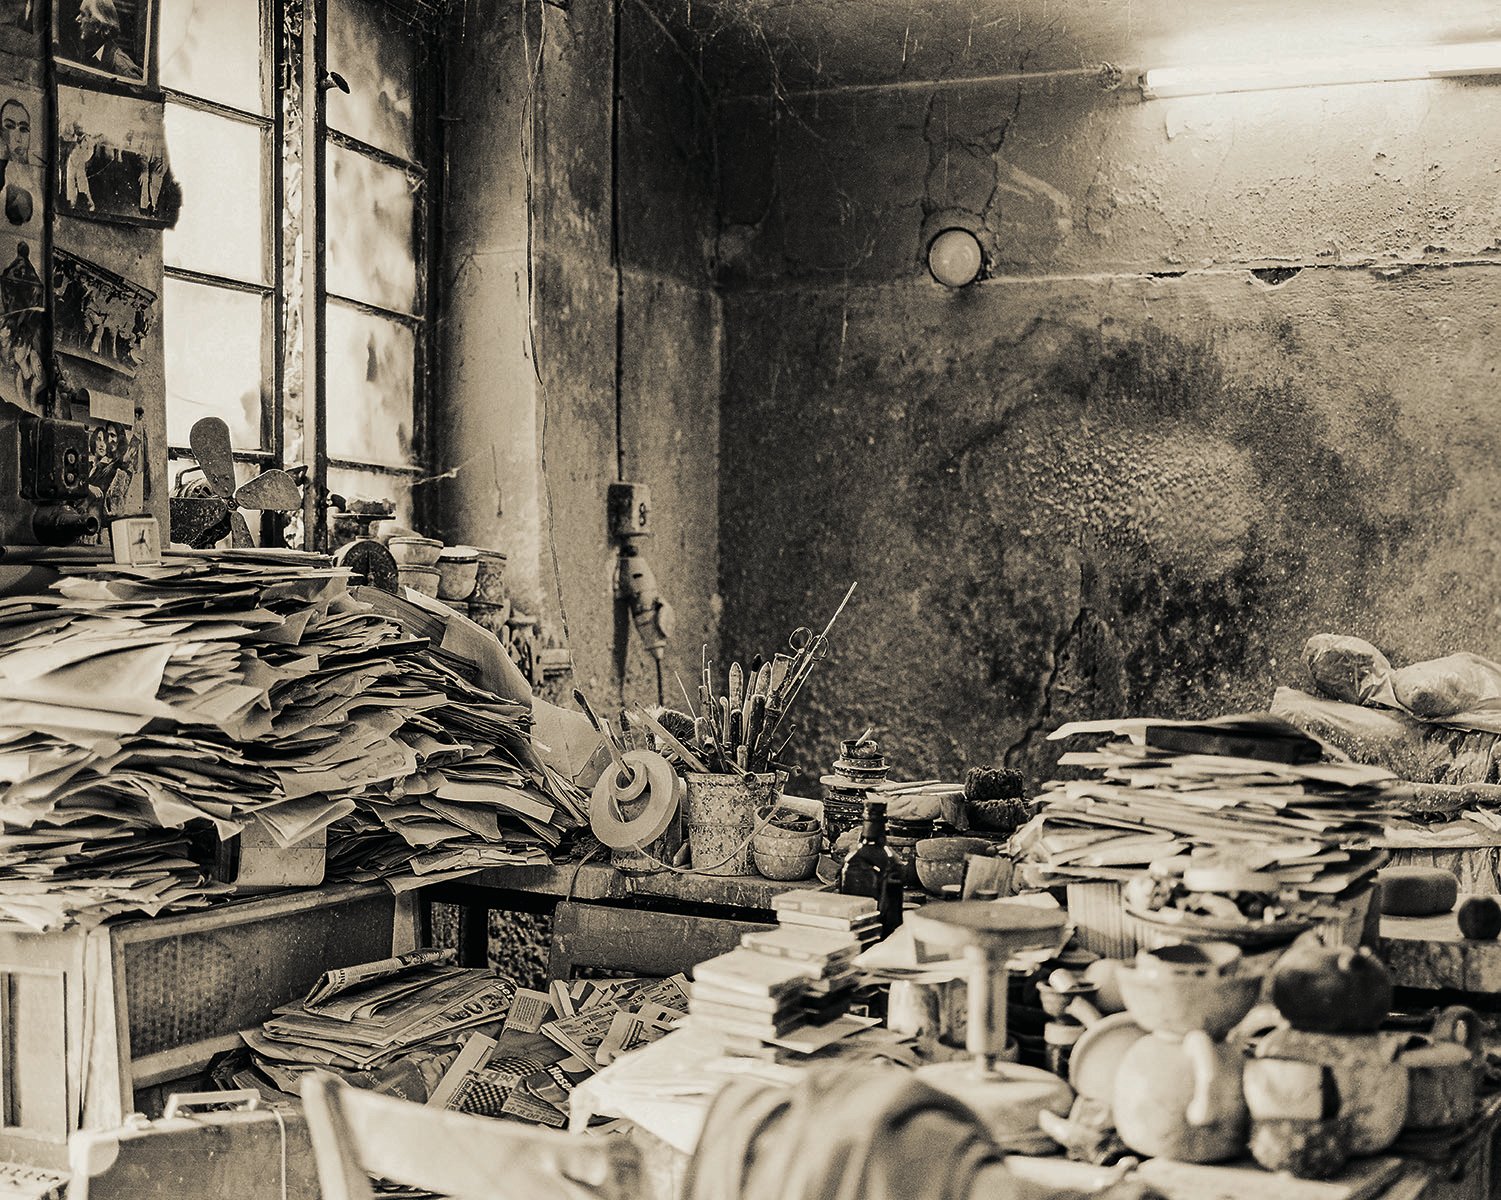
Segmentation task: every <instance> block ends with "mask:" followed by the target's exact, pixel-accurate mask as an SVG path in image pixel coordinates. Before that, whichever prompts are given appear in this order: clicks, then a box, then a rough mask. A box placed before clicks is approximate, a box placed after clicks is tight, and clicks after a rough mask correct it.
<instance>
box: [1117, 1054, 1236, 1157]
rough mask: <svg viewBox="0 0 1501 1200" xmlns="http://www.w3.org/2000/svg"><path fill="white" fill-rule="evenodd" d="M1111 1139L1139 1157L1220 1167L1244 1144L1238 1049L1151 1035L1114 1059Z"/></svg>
mask: <svg viewBox="0 0 1501 1200" xmlns="http://www.w3.org/2000/svg"><path fill="white" fill-rule="evenodd" d="M1111 1108H1112V1111H1113V1112H1114V1115H1115V1128H1116V1132H1117V1133H1118V1134H1119V1135H1120V1138H1121V1141H1123V1142H1125V1143H1126V1145H1127V1146H1129V1147H1130V1148H1131V1149H1132V1150H1134V1151H1136V1153H1138V1154H1144V1155H1148V1156H1150V1157H1153V1158H1156V1157H1166V1158H1174V1159H1177V1160H1178V1161H1180V1162H1192V1163H1214V1162H1224V1161H1225V1160H1226V1159H1230V1158H1234V1157H1236V1156H1237V1155H1238V1154H1240V1153H1241V1152H1242V1151H1243V1150H1244V1149H1245V1145H1246V1133H1247V1128H1248V1124H1249V1116H1248V1113H1247V1111H1246V1102H1245V1098H1244V1096H1243V1094H1242V1090H1241V1050H1240V1048H1239V1047H1238V1046H1228V1045H1226V1044H1224V1043H1223V1042H1216V1041H1214V1040H1213V1039H1212V1038H1210V1037H1209V1035H1208V1034H1206V1033H1204V1032H1203V1031H1202V1030H1194V1031H1193V1032H1191V1033H1186V1034H1184V1035H1183V1036H1182V1037H1181V1038H1177V1037H1173V1036H1172V1035H1169V1034H1165V1033H1154V1034H1151V1035H1150V1036H1148V1037H1144V1038H1141V1039H1140V1040H1139V1041H1137V1042H1136V1043H1135V1044H1134V1045H1133V1046H1132V1047H1131V1048H1130V1049H1129V1050H1128V1051H1126V1054H1125V1057H1124V1058H1122V1059H1121V1064H1120V1069H1119V1070H1118V1071H1117V1072H1116V1076H1115V1086H1114V1089H1113V1091H1112V1095H1111Z"/></svg>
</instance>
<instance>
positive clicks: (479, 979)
mask: <svg viewBox="0 0 1501 1200" xmlns="http://www.w3.org/2000/svg"><path fill="white" fill-rule="evenodd" d="M687 986H688V981H687V979H686V978H684V977H683V976H681V975H676V976H672V977H669V978H667V979H609V980H592V981H590V980H578V981H574V982H571V983H565V982H563V981H556V982H554V983H553V984H552V985H551V987H550V988H549V990H548V991H546V992H536V991H530V990H528V989H526V988H517V987H516V986H515V984H514V983H512V982H511V981H510V980H508V979H505V978H503V977H501V976H498V975H496V974H495V973H494V972H492V971H489V970H484V969H468V970H466V969H463V968H460V967H456V966H454V965H453V951H451V950H441V949H430V950H417V951H413V952H412V953H409V954H404V955H401V956H399V957H396V958H392V959H388V960H385V961H382V962H376V963H366V964H363V965H361V966H356V967H347V968H343V969H340V970H337V971H329V972H327V973H326V974H325V975H324V976H323V977H322V978H321V979H320V980H319V981H318V983H317V984H316V985H315V986H314V987H313V989H312V991H311V992H310V993H309V994H308V996H307V998H306V999H305V1000H303V1001H302V1002H301V1003H300V1004H295V1005H288V1006H286V1007H284V1008H281V1009H278V1010H277V1012H276V1015H275V1016H273V1017H272V1019H271V1020H269V1021H267V1022H266V1023H265V1025H264V1026H263V1027H262V1028H261V1029H258V1030H249V1031H246V1032H244V1033H242V1034H241V1035H240V1036H241V1039H242V1040H243V1041H244V1042H245V1045H246V1047H247V1049H248V1052H249V1062H248V1064H247V1065H245V1066H235V1065H233V1064H231V1065H230V1069H229V1073H228V1074H227V1075H226V1076H225V1077H224V1078H223V1079H221V1081H220V1082H221V1083H222V1084H223V1085H224V1086H230V1087H249V1088H254V1089H257V1090H259V1091H261V1092H262V1093H263V1094H265V1095H266V1096H267V1098H268V1099H270V1100H284V1099H286V1098H287V1095H293V1096H295V1095H296V1094H297V1090H298V1086H299V1082H300V1079H301V1076H302V1075H303V1074H305V1073H306V1072H308V1071H311V1070H323V1071H332V1072H333V1073H335V1074H337V1075H340V1076H341V1077H343V1078H344V1079H345V1080H347V1081H348V1082H350V1083H353V1084H355V1085H356V1086H359V1087H368V1088H373V1089H376V1090H379V1091H388V1092H394V1093H397V1094H400V1095H403V1096H405V1097H406V1098H407V1099H411V1100H416V1101H418V1102H422V1103H427V1104H430V1105H433V1106H436V1107H441V1108H449V1109H455V1110H458V1111H463V1112H472V1113H478V1114H480V1115H484V1116H495V1117H500V1116H507V1117H517V1118H521V1119H523V1120H528V1121H533V1122H536V1123H539V1124H544V1125H553V1126H561V1125H562V1124H564V1123H565V1121H566V1120H567V1107H568V1104H567V1102H568V1093H569V1092H570V1091H571V1090H572V1089H573V1087H574V1086H575V1085H576V1084H578V1083H579V1082H581V1081H583V1080H584V1079H587V1078H589V1077H590V1076H592V1075H593V1074H594V1073H595V1072H596V1071H598V1070H599V1069H600V1067H602V1066H603V1065H605V1064H607V1063H609V1062H611V1061H613V1059H615V1058H616V1057H618V1056H619V1055H621V1054H624V1053H625V1052H627V1051H629V1050H633V1049H636V1048H638V1047H640V1046H644V1045H647V1044H649V1043H650V1042H653V1041H655V1040H657V1039H658V1038H660V1037H662V1036H664V1035H665V1034H667V1033H668V1032H669V1031H671V1030H672V1029H673V1028H674V1027H676V1026H677V1025H678V1024H679V1023H680V1022H681V1021H682V1019H683V1017H684V1014H685V1012H686V1009H687V990H686V989H687Z"/></svg>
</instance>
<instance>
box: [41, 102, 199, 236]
mask: <svg viewBox="0 0 1501 1200" xmlns="http://www.w3.org/2000/svg"><path fill="white" fill-rule="evenodd" d="M57 140H58V146H57V157H56V159H55V161H56V162H57V172H58V177H57V207H58V211H59V212H62V213H65V214H66V215H68V216H70V217H87V218H92V219H93V220H97V221H109V222H111V223H114V224H139V225H153V226H157V227H159V228H168V227H170V226H172V225H175V224H176V223H177V214H178V210H179V209H180V208H181V207H182V192H181V190H180V189H179V188H178V186H177V180H176V179H175V178H174V177H173V175H172V168H171V166H170V165H169V163H168V161H167V137H166V132H165V129H164V127H163V118H162V106H161V104H160V103H159V102H153V101H150V100H142V99H139V98H138V97H135V96H119V95H115V94H114V93H112V92H93V91H86V90H84V89H83V88H75V87H59V88H58V89H57Z"/></svg>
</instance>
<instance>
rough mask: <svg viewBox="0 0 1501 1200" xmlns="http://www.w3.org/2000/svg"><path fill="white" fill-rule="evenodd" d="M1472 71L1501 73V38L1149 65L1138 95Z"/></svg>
mask: <svg viewBox="0 0 1501 1200" xmlns="http://www.w3.org/2000/svg"><path fill="white" fill-rule="evenodd" d="M1471 75H1501V42H1471V43H1468V44H1466V45H1459V46H1423V47H1419V48H1416V49H1393V50H1364V51H1355V52H1352V53H1349V54H1340V55H1331V56H1327V57H1320V58H1294V59H1280V60H1276V61H1269V62H1256V63H1230V64H1225V65H1223V66H1199V67H1152V68H1151V69H1150V70H1148V71H1146V72H1145V73H1144V74H1143V75H1142V77H1141V94H1142V98H1143V99H1145V100H1165V99H1168V98H1170V97H1174V96H1202V95H1209V94H1212V93H1215V92H1261V91H1271V90H1274V89H1277V88H1295V87H1328V86H1333V85H1336V84H1344V83H1395V82H1397V81H1399V80H1405V79H1453V78H1460V77H1463V76H1471Z"/></svg>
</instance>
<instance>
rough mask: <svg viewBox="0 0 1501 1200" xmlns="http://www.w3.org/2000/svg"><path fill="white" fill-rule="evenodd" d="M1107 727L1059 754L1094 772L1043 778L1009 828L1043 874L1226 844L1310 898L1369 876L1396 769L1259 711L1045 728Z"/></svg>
mask: <svg viewBox="0 0 1501 1200" xmlns="http://www.w3.org/2000/svg"><path fill="white" fill-rule="evenodd" d="M1100 734H1105V735H1112V737H1113V740H1110V741H1108V742H1106V743H1105V744H1104V745H1103V746H1101V747H1099V748H1098V749H1093V750H1078V751H1072V752H1070V753H1067V754H1065V755H1063V757H1062V758H1061V759H1060V760H1059V762H1060V765H1061V766H1069V767H1076V768H1084V769H1087V770H1089V771H1091V772H1092V773H1093V777H1091V778H1085V779H1074V780H1059V781H1054V782H1051V783H1049V784H1047V785H1046V787H1045V789H1044V792H1043V796H1042V800H1043V807H1042V811H1041V812H1040V813H1039V815H1038V816H1036V817H1035V818H1034V819H1033V820H1032V822H1031V823H1030V824H1029V825H1028V826H1027V827H1026V828H1025V829H1023V830H1022V831H1020V832H1019V833H1018V835H1017V840H1016V845H1017V846H1018V847H1019V848H1021V849H1022V850H1024V851H1025V853H1026V855H1027V858H1028V860H1029V862H1028V865H1027V869H1026V872H1025V873H1026V875H1027V877H1028V880H1029V882H1032V883H1035V884H1039V885H1044V886H1045V885H1049V884H1054V883H1062V882H1070V881H1083V880H1095V881H1099V880H1126V879H1129V878H1131V877H1132V876H1134V875H1136V874H1137V873H1138V872H1140V871H1141V869H1142V868H1143V867H1145V866H1147V865H1148V864H1150V863H1154V862H1158V861H1160V860H1167V859H1173V858H1176V857H1178V856H1186V855H1189V854H1192V853H1194V852H1199V853H1204V852H1206V851H1208V852H1228V854H1230V855H1232V856H1233V857H1234V859H1235V861H1236V862H1237V863H1239V865H1240V866H1242V867H1243V868H1245V869H1246V870H1248V871H1258V872H1262V873H1264V874H1266V875H1271V876H1275V877H1276V879H1277V880H1278V881H1279V883H1280V884H1281V886H1282V887H1283V888H1285V889H1290V890H1292V891H1295V892H1298V893H1300V894H1303V895H1305V896H1307V897H1310V898H1316V897H1334V896H1338V895H1340V894H1341V893H1344V892H1346V891H1347V890H1349V889H1351V888H1353V887H1355V886H1356V885H1358V884H1359V883H1361V882H1362V881H1363V880H1365V879H1366V878H1368V877H1369V876H1370V875H1371V874H1372V873H1373V872H1374V871H1375V870H1376V869H1377V868H1378V867H1379V866H1380V865H1381V862H1382V861H1383V859H1384V855H1383V854H1382V853H1381V852H1380V851H1379V850H1376V849H1373V848H1372V845H1371V843H1372V841H1373V839H1375V838H1377V837H1379V836H1380V834H1381V832H1382V830H1383V828H1384V825H1385V822H1386V820H1387V819H1388V818H1389V817H1390V812H1389V809H1388V806H1387V803H1386V795H1387V789H1388V787H1389V785H1390V784H1391V783H1392V782H1393V779H1394V777H1393V776H1392V774H1391V773H1390V772H1389V771H1386V770H1385V769H1383V768H1380V767H1370V766H1362V765H1360V764H1356V763H1350V762H1330V761H1323V760H1322V755H1323V754H1324V751H1325V748H1324V747H1323V746H1322V745H1321V743H1319V742H1318V741H1317V740H1316V739H1314V738H1311V737H1308V736H1307V735H1306V734H1304V733H1302V732H1300V731H1299V730H1297V729H1294V728H1293V727H1292V726H1291V725H1288V724H1287V723H1286V722H1284V721H1281V720H1279V719H1278V718H1276V717H1272V716H1270V715H1268V714H1259V713H1253V714H1247V715H1240V716H1233V717H1223V718H1219V719H1216V720H1212V721H1152V720H1145V719H1130V720H1119V721H1092V722H1076V723H1072V724H1068V725H1064V726H1062V727H1061V728H1060V729H1058V730H1057V731H1056V732H1055V733H1054V734H1052V735H1051V736H1052V737H1053V738H1054V739H1060V738H1072V737H1076V736H1081V735H1100Z"/></svg>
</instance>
